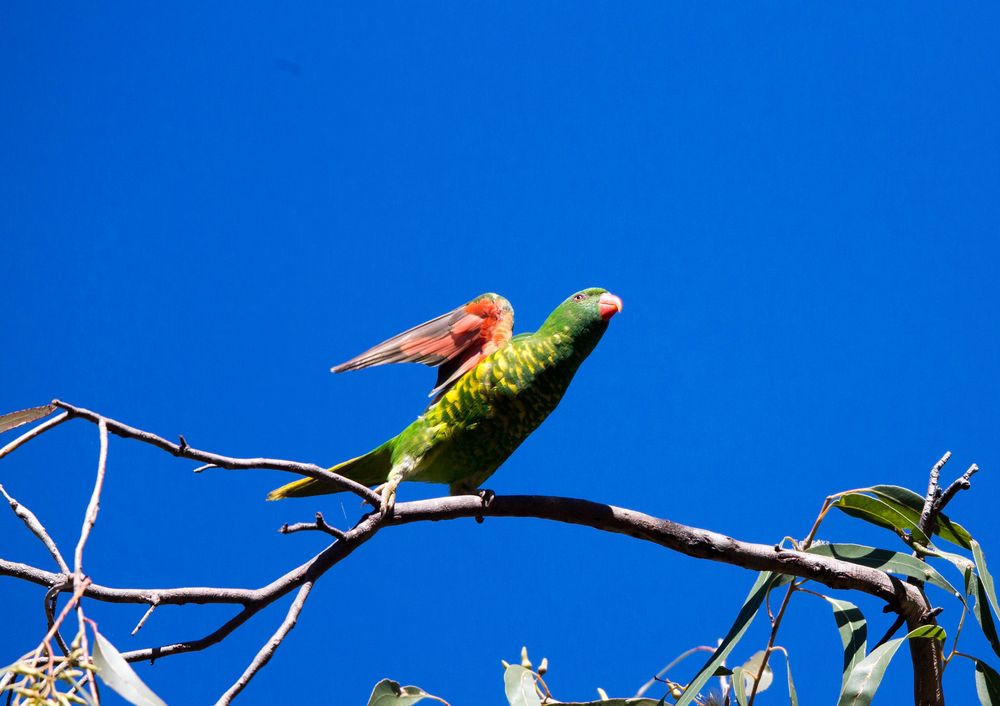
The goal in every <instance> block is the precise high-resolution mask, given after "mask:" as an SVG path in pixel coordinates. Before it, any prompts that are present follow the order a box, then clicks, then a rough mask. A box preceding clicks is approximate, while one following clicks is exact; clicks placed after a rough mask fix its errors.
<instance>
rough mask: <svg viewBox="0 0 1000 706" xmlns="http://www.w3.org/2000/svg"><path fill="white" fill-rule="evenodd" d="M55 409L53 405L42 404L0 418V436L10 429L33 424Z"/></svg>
mask: <svg viewBox="0 0 1000 706" xmlns="http://www.w3.org/2000/svg"><path fill="white" fill-rule="evenodd" d="M55 408H56V406H55V405H52V404H43V405H42V406H41V407H30V408H28V409H22V410H20V411H18V412H10V413H8V414H5V415H3V416H0V434H3V433H4V432H5V431H10V430H11V429H16V428H17V427H19V426H21V425H23V424H28V423H29V422H34V421H35V420H38V419H41V418H42V417H47V416H49V415H50V414H52V412H53V411H55Z"/></svg>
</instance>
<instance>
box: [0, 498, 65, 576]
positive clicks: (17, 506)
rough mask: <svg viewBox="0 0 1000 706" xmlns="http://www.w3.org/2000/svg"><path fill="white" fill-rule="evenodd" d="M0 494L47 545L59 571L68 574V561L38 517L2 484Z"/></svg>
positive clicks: (33, 532)
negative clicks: (13, 496)
mask: <svg viewBox="0 0 1000 706" xmlns="http://www.w3.org/2000/svg"><path fill="white" fill-rule="evenodd" d="M0 493H2V494H3V496H4V497H5V498H6V499H7V502H8V503H9V504H10V509H11V510H13V511H14V514H15V515H17V516H18V517H19V518H21V521H22V522H23V523H24V524H25V525H26V526H27V528H28V529H29V530H31V532H32V534H34V535H35V536H36V537H38V539H40V540H41V542H42V544H44V545H45V548H46V549H48V550H49V554H51V555H52V558H53V559H55V562H56V565H58V566H59V570H60V571H62V572H63V573H64V574H68V573H69V565H67V564H66V560H65V559H63V557H62V554H60V553H59V548H58V547H56V543H55V542H54V541H52V537H50V536H49V533H48V532H47V531H46V530H45V527H44V526H42V523H41V522H40V521H39V520H38V517H36V516H35V513H33V512H32V511H31V510H29V509H28V508H27V507H25V506H24V504H22V503H20V502H18V501H17V500H15V499H14V498H12V497H11V496H10V494H9V493H8V492H7V490H6V488H4V487H3V484H0Z"/></svg>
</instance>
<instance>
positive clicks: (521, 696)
mask: <svg viewBox="0 0 1000 706" xmlns="http://www.w3.org/2000/svg"><path fill="white" fill-rule="evenodd" d="M503 688H504V693H506V694H507V703H508V704H510V706H542V700H541V699H540V698H539V696H538V692H537V691H535V675H534V674H533V673H532V672H531V671H530V670H528V669H525V668H524V667H522V666H521V665H520V664H512V665H510V666H509V667H507V669H506V670H504V674H503Z"/></svg>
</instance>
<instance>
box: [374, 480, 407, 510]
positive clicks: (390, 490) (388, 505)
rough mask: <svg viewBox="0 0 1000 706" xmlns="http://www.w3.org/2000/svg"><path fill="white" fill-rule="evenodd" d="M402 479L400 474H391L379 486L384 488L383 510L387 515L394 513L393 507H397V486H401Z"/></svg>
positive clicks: (382, 494)
mask: <svg viewBox="0 0 1000 706" xmlns="http://www.w3.org/2000/svg"><path fill="white" fill-rule="evenodd" d="M400 480H402V479H401V478H400V477H399V476H395V477H392V476H390V478H389V480H387V481H386V482H385V483H383V484H382V485H380V486H379V488H381V489H382V492H381V496H382V508H381V512H382V514H383V515H384V516H386V517H388V516H390V515H392V509H393V508H394V507H396V488H397V487H399V481H400Z"/></svg>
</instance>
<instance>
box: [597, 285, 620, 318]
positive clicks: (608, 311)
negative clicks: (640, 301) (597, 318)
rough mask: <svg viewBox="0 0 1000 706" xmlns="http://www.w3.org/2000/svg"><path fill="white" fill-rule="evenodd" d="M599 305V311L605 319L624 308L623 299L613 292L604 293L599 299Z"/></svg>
mask: <svg viewBox="0 0 1000 706" xmlns="http://www.w3.org/2000/svg"><path fill="white" fill-rule="evenodd" d="M597 305H598V311H599V312H600V313H601V318H602V319H604V320H605V321H607V320H608V319H610V318H611V317H612V316H614V315H615V314H617V313H618V312H619V311H621V310H622V300H621V299H619V298H618V297H616V296H615V295H614V294H612V293H611V292H605V293H604V294H602V295H601V298H600V299H598V300H597Z"/></svg>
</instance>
